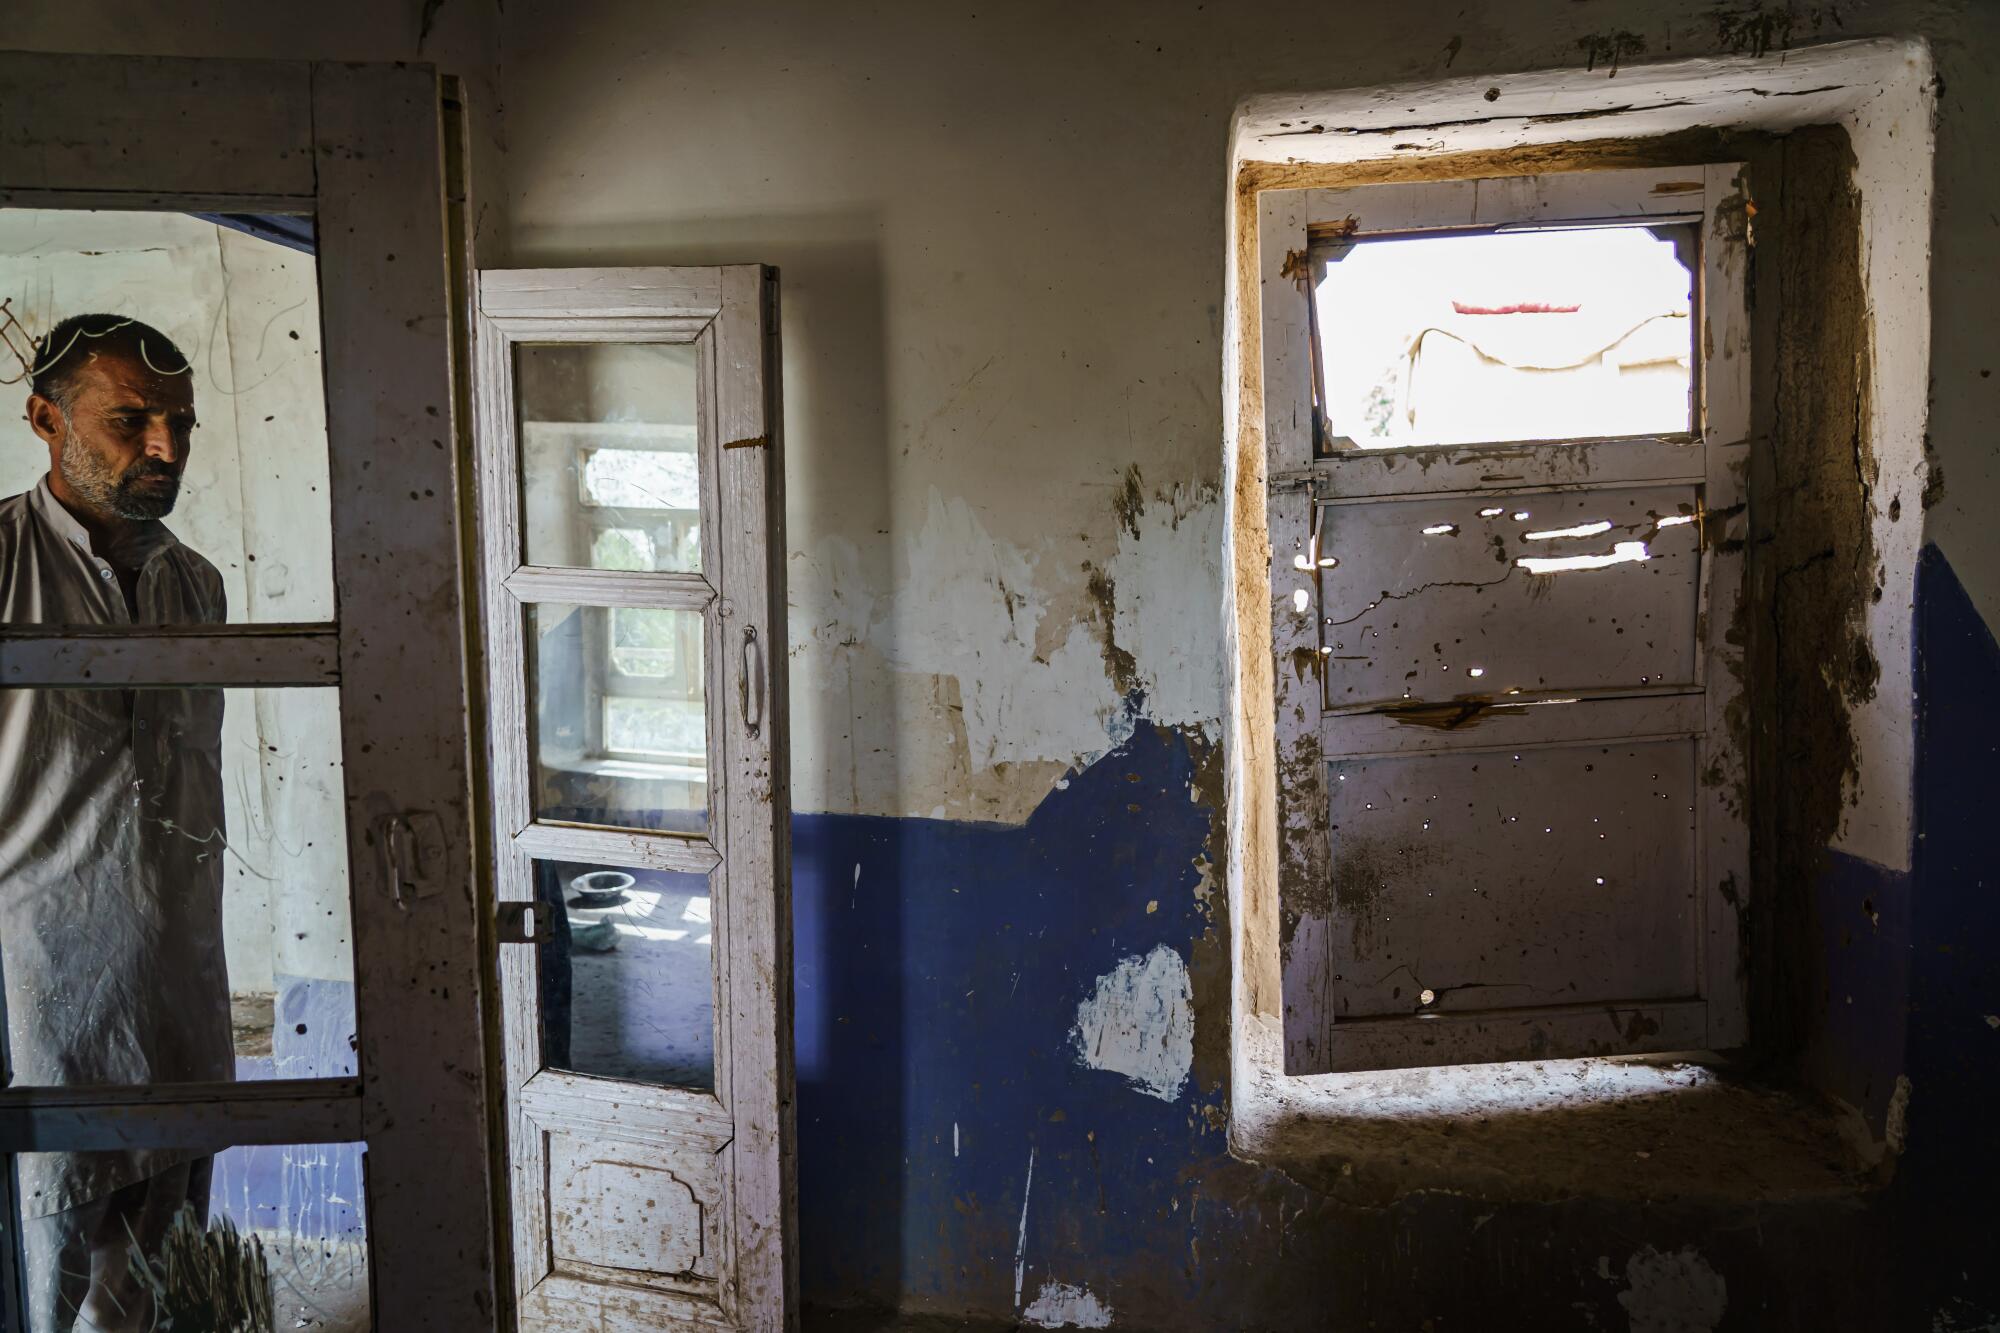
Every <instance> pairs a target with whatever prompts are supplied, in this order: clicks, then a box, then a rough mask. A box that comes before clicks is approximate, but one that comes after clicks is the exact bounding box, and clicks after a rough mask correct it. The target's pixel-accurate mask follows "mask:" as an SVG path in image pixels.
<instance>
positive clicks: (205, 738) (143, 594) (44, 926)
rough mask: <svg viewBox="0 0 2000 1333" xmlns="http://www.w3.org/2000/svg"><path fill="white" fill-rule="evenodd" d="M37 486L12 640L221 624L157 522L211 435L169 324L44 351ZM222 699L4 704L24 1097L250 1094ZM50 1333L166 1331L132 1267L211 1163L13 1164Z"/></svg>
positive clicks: (14, 511) (23, 518)
mask: <svg viewBox="0 0 2000 1333" xmlns="http://www.w3.org/2000/svg"><path fill="white" fill-rule="evenodd" d="M37 351H38V356H37V359H36V366H35V370H34V375H33V380H32V389H33V393H32V394H31V395H30V397H29V398H28V414H27V415H28V424H29V426H30V427H32V428H33V430H34V432H35V434H36V435H38V436H39V437H41V439H42V441H43V442H44V443H46V444H47V445H48V448H49V473H48V476H47V477H45V478H44V479H43V480H42V482H41V484H40V485H39V486H37V487H36V488H35V489H34V490H32V491H30V492H28V493H26V494H24V495H17V496H14V497H12V498H11V499H7V500H4V501H0V618H4V623H6V624H8V625H10V626H20V625H88V626H148V625H150V626H161V625H208V624H216V623H219V622H221V621H222V620H223V619H224V617H225V608H224V605H223V593H222V579H221V576H220V575H219V574H218V573H217V572H216V570H215V567H214V566H213V565H211V564H210V563H209V562H208V561H207V560H204V559H203V558H202V557H201V556H199V555H197V554H196V553H195V552H193V551H191V550H189V549H188V548H187V547H185V546H183V545H181V543H180V542H179V541H177V540H176V539H175V538H174V535H173V534H172V533H171V532H169V531H167V529H166V528H165V527H164V526H163V525H162V524H161V523H160V519H161V518H162V517H163V516H165V515H166V514H167V513H168V512H170V511H171V510H172V509H173V507H174V501H175V499H176V498H177V497H178V496H179V494H180V485H181V473H182V470H183V469H184V468H185V467H186V466H187V458H188V444H189V438H190V436H191V434H192V432H193V430H194V426H195V411H194V385H193V376H192V375H191V374H190V373H189V367H188V361H187V358H186V357H184V356H182V355H181V353H180V351H179V349H177V348H176V347H175V346H174V345H173V343H171V342H170V341H168V340H167V338H166V337H165V336H164V335H162V334H161V333H159V332H158V331H157V330H155V329H151V328H148V327H147V326H146V325H144V324H141V323H139V322H137V321H136V320H129V319H124V318H121V317H118V316H112V315H79V316H75V317H72V318H70V319H66V320H64V321H62V322H61V323H60V324H58V325H56V327H55V328H54V329H52V330H50V332H49V334H48V336H47V337H46V338H44V339H43V340H42V342H41V344H40V345H39V347H38V349H37ZM221 729H222V696H221V691H219V690H212V689H207V690H185V689H165V690H112V689H106V690H49V689H15V690H0V976H4V979H5V997H6V1018H7V1055H8V1062H9V1070H8V1072H9V1075H10V1078H11V1082H12V1083H13V1084H15V1085H16V1086H38V1085H39V1086H80V1085H100V1086H102V1085H118V1086H134V1085H141V1084H161V1083H178V1082H186V1081H191V1080H220V1079H228V1078H230V1077H232V1076H233V1072H234V1061H233V1057H232V1052H231V1046H230V1030H229V988H228V981H227V974H226V972H225V970H224V966H223V954H222V856H223V813H222V812H223V803H222V763H221V745H222V742H221ZM18 1162H19V1185H20V1195H21V1211H22V1213H23V1215H24V1216H23V1240H24V1250H25V1252H26V1268H27V1271H26V1274H25V1277H26V1280H27V1284H28V1287H29V1299H30V1307H31V1309H32V1310H33V1312H34V1329H35V1333H70V1330H72V1329H75V1330H78V1331H79V1333H81V1331H83V1330H92V1331H95V1333H125V1331H126V1330H139V1329H146V1328H150V1327H151V1326H152V1310H151V1306H150V1302H149V1301H148V1300H147V1299H146V1297H145V1295H144V1293H143V1291H142V1289H141V1288H140V1286H139V1285H138V1284H136V1283H135V1282H133V1281H132V1279H131V1277H130V1274H129V1273H128V1269H127V1265H128V1259H129V1254H130V1250H131V1248H132V1247H133V1245H134V1244H135V1243H136V1244H137V1245H139V1246H141V1247H143V1248H144V1249H145V1250H146V1251H147V1252H148V1253H149V1254H150V1253H152V1252H154V1251H155V1250H156V1248H157V1246H158V1243H159V1241H160V1239H161V1237H162V1236H164V1234H165V1233H166V1230H167V1227H168V1225H169V1223H170V1222H171V1221H172V1219H173V1217H174V1215H175V1214H176V1213H177V1212H178V1211H179V1210H180V1208H181V1207H182V1205H184V1204H188V1203H192V1204H193V1205H194V1206H195V1209H196V1211H197V1213H198V1214H199V1215H200V1216H201V1217H202V1218H203V1219H204V1220H205V1219H206V1216H207V1206H208V1182H209V1167H210V1159H209V1158H207V1157H200V1156H197V1155H195V1154H192V1153H188V1152H183V1151H177V1150H171V1149H139V1150H133V1151H119V1152H89V1153H32V1154H25V1155H23V1156H21V1157H20V1158H19V1159H18Z"/></svg>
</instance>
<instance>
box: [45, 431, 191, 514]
mask: <svg viewBox="0 0 2000 1333" xmlns="http://www.w3.org/2000/svg"><path fill="white" fill-rule="evenodd" d="M61 466H62V475H63V480H64V481H66V482H68V483H69V488H70V490H72V491H74V492H75V493H76V495H77V496H78V497H79V498H80V499H82V500H83V501H84V503H86V504H88V505H89V506H90V507H91V508H93V509H96V510H99V511H101V512H103V513H107V514H116V515H117V516H118V517H119V518H131V519H144V518H165V517H166V516H167V515H168V514H170V513H172V512H173V508H174V501H176V500H178V499H179V498H180V494H181V479H180V474H179V473H177V472H175V471H174V469H173V468H172V467H170V466H169V465H168V464H166V463H162V462H160V461H159V460H158V459H156V458H142V459H140V460H139V461H137V462H136V463H133V464H132V465H131V466H130V467H128V468H126V469H125V471H124V472H123V473H119V472H115V471H113V470H112V468H111V465H110V464H109V463H107V462H106V461H105V460H104V458H103V457H102V456H100V455H98V454H95V453H93V452H91V450H90V448H89V447H88V446H87V445H85V444H84V442H83V441H82V440H80V439H78V438H77V434H76V431H75V430H70V431H69V432H68V433H67V434H65V435H64V436H63V446H62V462H61ZM155 477H164V478H166V479H167V480H168V481H169V482H171V483H172V485H170V486H153V485H148V484H147V483H148V482H150V481H151V480H152V479H153V478H155Z"/></svg>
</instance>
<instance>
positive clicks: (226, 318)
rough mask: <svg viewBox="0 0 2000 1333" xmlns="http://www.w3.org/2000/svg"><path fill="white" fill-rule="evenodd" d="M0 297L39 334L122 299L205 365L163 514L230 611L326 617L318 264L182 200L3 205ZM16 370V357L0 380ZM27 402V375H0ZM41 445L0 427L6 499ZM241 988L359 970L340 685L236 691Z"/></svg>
mask: <svg viewBox="0 0 2000 1333" xmlns="http://www.w3.org/2000/svg"><path fill="white" fill-rule="evenodd" d="M0 297H5V298H11V300H12V305H11V309H12V310H13V311H14V312H15V313H16V314H17V315H18V316H19V317H20V319H21V320H22V322H23V323H24V324H25V325H27V327H28V328H29V329H30V331H32V332H33V333H35V334H38V335H39V334H41V333H43V332H45V331H46V330H47V329H48V328H49V327H50V326H51V325H52V324H53V323H55V322H56V321H57V320H59V319H61V318H63V317H64V316H66V315H70V314H76V313H82V312H86V311H107V312H110V313H114V314H129V315H131V316H133V317H134V318H137V319H141V320H144V321H145V322H146V323H149V324H152V325H153V326H154V327H156V328H158V329H159V330H160V331H161V332H162V333H164V334H166V335H167V336H168V337H169V338H172V339H173V340H174V342H175V343H176V344H177V345H179V346H180V348H181V349H182V350H183V351H184V352H186V353H187V355H188V357H189V358H190V361H191V363H192V365H193V375H194V391H195V409H196V412H197V415H198V416H199V419H200V422H201V425H200V427H199V428H198V429H197V431H196V433H195V440H194V445H193V448H192V451H191V453H190V456H189V463H188V471H187V475H186V479H185V482H184V487H183V491H182V498H181V501H180V503H179V504H178V505H177V506H176V508H175V510H174V513H173V514H172V515H171V516H170V517H169V518H168V520H167V523H168V526H169V527H170V528H172V529H173V530H174V532H175V534H176V535H177V536H179V537H180V539H181V540H182V541H184V542H186V543H187V544H188V545H189V546H191V547H193V548H194V549H195V550H197V551H199V552H201V554H202V555H204V556H206V557H207V558H208V560H209V561H210V562H211V563H213V564H214V565H215V567H216V568H217V569H218V570H219V571H220V572H221V574H222V578H223V587H224V589H225V592H226V594H227V597H228V600H229V608H230V618H231V619H232V620H237V621H244V620H253V621H263V622H277V621H315V620H328V619H331V618H332V615H333V584H332V547H331V527H330V520H329V517H328V512H327V508H326V495H327V462H326V423H325V398H324V394H323V391H322V388H321V381H320V355H319V313H318V310H319V306H318V291H317V287H316V279H315V275H314V268H313V263H312V259H311V257H310V256H308V255H303V254H300V253H298V252H296V251H292V250H287V249H284V248H283V247H280V246H276V245H273V244H271V243H269V242H266V241H261V240H257V239H254V238H252V237H249V236H245V235H243V234H241V233H239V232H236V231H232V230H229V229H227V228H223V227H218V226H215V225H214V224H212V223H207V222H203V221H201V220H199V219H196V218H192V217H188V216H186V215H184V214H178V213H123V214H120V213H78V212H51V211H39V210H31V209H9V210H0ZM20 373H21V367H20V365H19V364H18V363H17V362H15V361H14V360H13V358H12V357H6V358H5V359H4V361H0V377H4V378H8V379H13V378H14V377H16V376H17V375H19V374H20ZM0 392H4V393H8V394H12V395H15V399H16V402H17V403H18V404H25V402H26V400H27V395H28V386H27V385H26V384H25V383H17V384H13V385H10V386H7V387H6V388H4V389H0ZM47 471H48V450H47V447H46V446H45V445H43V444H42V442H41V441H40V440H38V439H37V438H36V437H35V436H34V434H33V433H32V432H31V431H30V430H29V429H28V426H27V422H26V420H25V418H24V416H23V415H21V414H15V415H12V416H11V418H10V419H8V420H6V421H5V422H4V423H0V495H12V494H15V493H17V492H20V491H23V490H27V489H29V488H31V487H33V486H34V485H35V484H36V483H37V482H38V481H39V480H40V479H41V477H42V476H43V474H44V473H46V472H47ZM223 755H224V773H223V778H224V786H225V799H226V801H227V810H226V818H227V821H228V822H227V828H228V831H229V838H230V855H229V862H228V867H227V871H226V878H225V881H224V883H225V899H224V913H223V922H224V929H225V933H226V939H225V945H226V948H227V952H228V958H229V972H230V983H231V986H232V987H233V988H234V989H237V990H269V989H271V988H272V986H273V978H274V976H276V975H286V976H297V977H321V978H349V977H351V976H352V972H353V963H352V960H351V956H350V953H349V947H350V940H349V931H348V907H347V897H348V893H347V857H346V834H345V824H344V816H343V813H342V805H341V802H342V794H341V784H340V769H339V762H340V733H339V720H338V709H337V705H336V701H335V700H334V698H333V692H332V691H331V690H235V691H231V692H230V694H229V697H228V700H227V707H226V709H225V713H224V724H223Z"/></svg>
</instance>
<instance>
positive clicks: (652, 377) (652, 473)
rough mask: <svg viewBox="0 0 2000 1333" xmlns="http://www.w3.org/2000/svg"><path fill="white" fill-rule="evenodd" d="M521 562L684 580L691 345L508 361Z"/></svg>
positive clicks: (581, 348) (693, 486) (595, 349)
mask: <svg viewBox="0 0 2000 1333" xmlns="http://www.w3.org/2000/svg"><path fill="white" fill-rule="evenodd" d="M514 354H515V363H514V366H515V375H516V377H517V380H516V387H517V391H518V393H519V397H520V404H521V419H520V423H519V425H520V444H521V479H522V486H521V489H522V506H521V507H522V521H523V527H524V529H525V532H526V545H527V562H528V563H529V564H531V565H557V566H567V567H575V568H583V569H642V570H674V571H679V572H683V573H696V572H699V571H700V569H701V568H702V562H701V478H700V471H699V464H698V453H697V444H698V442H699V439H700V434H699V429H698V427H697V424H696V423H697V422H698V421H699V420H700V417H699V415H698V410H699V406H700V404H699V398H698V396H697V393H696V388H695V384H696V372H697V369H698V367H699V359H698V357H697V354H696V349H695V346H694V344H693V343H542V344H534V343H530V344H523V345H521V346H518V347H516V348H515V349H514Z"/></svg>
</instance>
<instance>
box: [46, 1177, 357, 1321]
mask: <svg viewBox="0 0 2000 1333" xmlns="http://www.w3.org/2000/svg"><path fill="white" fill-rule="evenodd" d="M80 1159H89V1160H93V1161H103V1162H107V1163H109V1164H110V1165H111V1174H110V1176H109V1177H108V1179H110V1180H116V1181H125V1182H127V1183H124V1184H121V1185H120V1186H119V1188H118V1189H117V1190H116V1191H115V1192H110V1193H92V1194H91V1196H90V1197H87V1198H71V1197H66V1196H58V1195H55V1194H52V1193H50V1192H49V1186H50V1184H51V1182H60V1181H63V1180H65V1179H69V1178H73V1177H74V1176H76V1175H77V1171H76V1169H75V1166H74V1163H76V1162H77V1161H78V1160H80ZM361 1163H362V1148H361V1145H360V1144H358V1143H335V1144H302V1145H287V1146H258V1147H239V1148H230V1149H227V1150H226V1151H224V1152H220V1153H217V1154H214V1155H213V1156H210V1155H208V1154H191V1153H187V1152H184V1151H180V1150H176V1149H160V1150H157V1151H153V1152H150V1153H146V1154H138V1153H129V1152H128V1153H23V1154H21V1155H20V1156H19V1157H18V1158H16V1159H15V1162H14V1163H13V1164H12V1165H13V1167H14V1169H17V1170H18V1171H19V1173H20V1174H19V1182H20V1185H21V1187H22V1188H21V1223H22V1226H21V1232H22V1240H23V1244H24V1248H25V1249H26V1251H27V1255H26V1257H27V1264H26V1272H27V1282H28V1299H29V1303H30V1305H31V1306H32V1307H34V1308H36V1309H38V1310H40V1309H44V1308H46V1309H50V1310H57V1311H60V1312H62V1314H63V1315H64V1316H65V1317H73V1316H74V1315H75V1314H76V1313H77V1312H78V1311H79V1309H81V1311H82V1312H83V1313H84V1314H86V1315H90V1314H97V1315H99V1316H100V1318H99V1320H98V1322H99V1323H100V1324H101V1325H102V1326H103V1327H114V1326H115V1327H120V1328H124V1327H139V1328H153V1327H159V1328H163V1329H164V1328H168V1327H172V1328H190V1329H211V1328H218V1329H219V1328H231V1329H234V1328H253V1327H254V1328H271V1329H317V1330H322V1331H323V1333H336V1331H337V1333H365V1331H366V1330H368V1329H370V1328H372V1327H373V1325H372V1323H371V1320H370V1316H369V1298H368V1224H367V1218H366V1215H365V1210H364V1199H365V1193H364V1190H363V1186H362V1165H361ZM128 1177H129V1181H128V1180H127V1178H128ZM184 1205H185V1206H188V1207H190V1208H191V1209H192V1211H191V1212H190V1213H189V1214H187V1216H186V1218H185V1220H184V1221H181V1222H180V1224H179V1226H178V1228H176V1226H175V1225H174V1224H175V1216H176V1213H177V1211H178V1210H179V1209H180V1208H181V1207H182V1206H184ZM100 1219H108V1220H110V1221H111V1222H112V1223H113V1230H112V1233H111V1234H112V1235H113V1236H115V1237H117V1239H116V1240H114V1241H113V1242H111V1243H110V1244H108V1245H106V1246H105V1248H104V1251H103V1255H102V1258H101V1259H100V1265H101V1267H100V1268H99V1271H100V1273H101V1274H103V1275H104V1276H102V1277H100V1278H99V1281H100V1282H105V1281H107V1280H108V1281H111V1282H116V1283H118V1284H119V1285H116V1286H102V1287H100V1288H99V1289H98V1290H97V1291H96V1292H95V1293H93V1292H92V1290H91V1288H90V1284H89V1281H88V1280H87V1278H85V1277H84V1275H86V1274H88V1272H89V1271H90V1267H91V1262H90V1261H91V1256H92V1253H93V1251H92V1247H91V1245H90V1243H89V1240H88V1236H87V1228H89V1227H90V1226H91V1224H93V1223H96V1222H98V1221H99V1220H100ZM128 1226H129V1231H128V1230H127V1228H128ZM204 1232H205V1233H207V1247H206V1248H207V1252H206V1253H204V1254H196V1253H195V1252H194V1248H193V1243H194V1242H197V1241H199V1240H200V1238H201V1237H202V1235H203V1233H204ZM216 1232H230V1233H233V1237H232V1238H218V1237H217V1236H216V1235H215V1233H216ZM135 1261H136V1262H137V1263H138V1264H140V1265H142V1266H143V1267H144V1269H146V1270H147V1271H148V1272H150V1275H151V1276H150V1278H146V1277H141V1276H139V1275H137V1274H135V1273H132V1272H131V1271H130V1265H132V1264H133V1263H134V1262H135ZM170 1268H171V1269H172V1270H173V1271H175V1272H177V1274H178V1275H179V1280H178V1281H173V1282H169V1281H167V1280H166V1274H167V1272H168V1271H169V1269H170ZM64 1273H69V1274H73V1275H76V1276H73V1277H71V1278H70V1279H69V1280H68V1281H65V1280H64V1278H63V1276H62V1275H63V1274H64ZM191 1290H197V1291H202V1292H203V1294H204V1295H208V1296H211V1297H212V1296H213V1295H214V1293H215V1292H217V1291H220V1292H223V1293H227V1295H225V1296H222V1297H221V1299H220V1302H219V1303H218V1304H217V1305H215V1306H209V1305H203V1304H200V1303H198V1302H197V1301H196V1300H195V1299H194V1298H193V1296H192V1295H191V1294H189V1293H190V1292H191ZM162 1291H170V1292H173V1293H174V1294H173V1295H171V1296H168V1297H166V1298H165V1299H164V1301H162V1298H161V1296H160V1293H161V1292H162ZM92 1300H95V1301H96V1302H98V1306H97V1309H96V1310H93V1309H92V1308H91V1306H90V1304H89V1302H90V1301H92ZM108 1301H116V1302H118V1304H119V1305H122V1306H129V1307H134V1308H137V1309H139V1310H140V1311H142V1312H143V1314H142V1318H141V1319H140V1322H139V1323H138V1324H136V1325H127V1324H124V1323H119V1324H115V1325H114V1324H112V1323H111V1322H109V1321H106V1320H104V1319H102V1317H101V1313H102V1311H103V1310H104V1309H105V1308H106V1302H108ZM232 1301H234V1302H236V1304H233V1305H232V1304H231V1303H230V1302H232ZM149 1302H151V1303H152V1308H151V1309H148V1308H147V1307H148V1304H149ZM259 1304H261V1305H262V1309H263V1310H264V1311H266V1312H268V1315H269V1317H268V1319H262V1318H259V1319H258V1320H257V1321H256V1322H250V1321H249V1320H248V1319H245V1320H242V1321H241V1322H239V1321H238V1320H237V1319H231V1318H229V1316H231V1315H232V1314H248V1312H249V1310H251V1309H254V1308H256V1307H257V1306H258V1305H259ZM169 1320H171V1322H169ZM225 1320H226V1321H227V1322H224V1321H225ZM156 1321H157V1322H156ZM35 1326H36V1327H43V1326H45V1325H44V1324H43V1323H42V1322H40V1320H39V1319H38V1321H37V1323H36V1325H35ZM55 1326H60V1327H67V1326H68V1325H67V1324H63V1323H58V1324H57V1325H55ZM91 1326H93V1325H92V1324H88V1323H85V1322H84V1321H82V1320H79V1321H78V1322H77V1324H76V1327H77V1328H78V1329H83V1328H86V1327H91Z"/></svg>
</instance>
